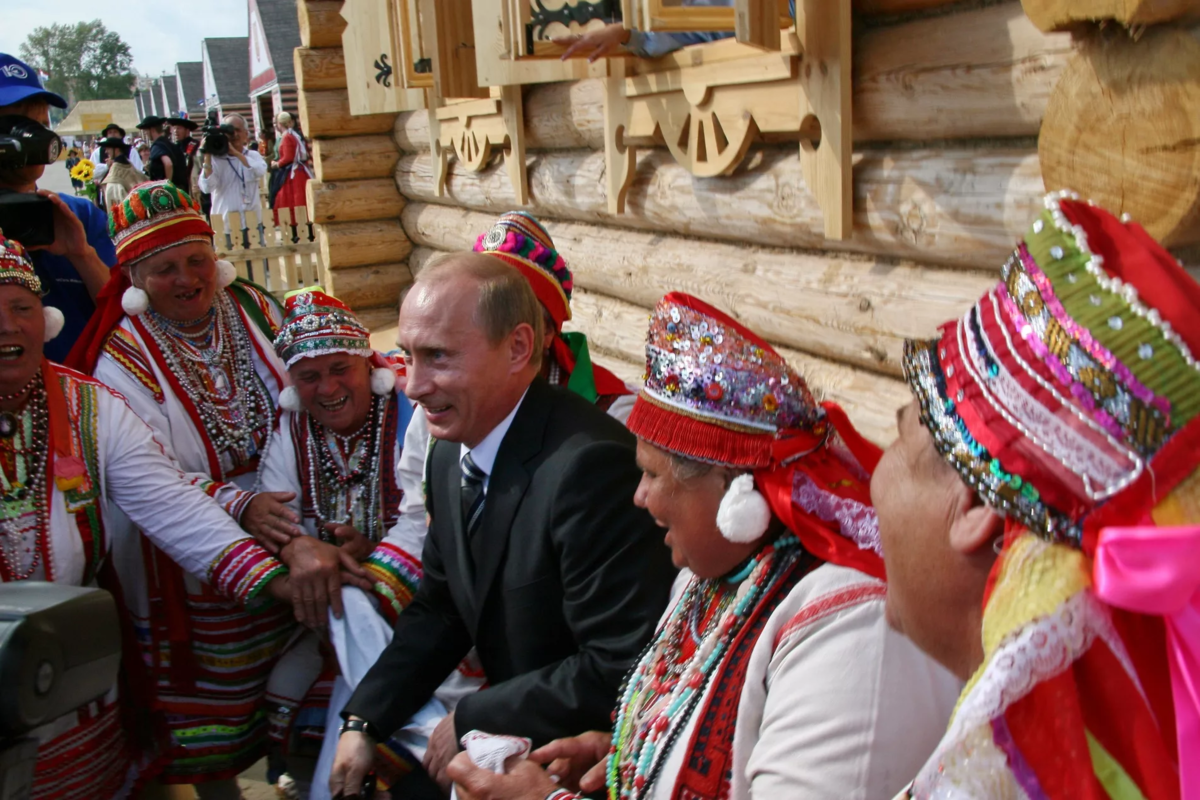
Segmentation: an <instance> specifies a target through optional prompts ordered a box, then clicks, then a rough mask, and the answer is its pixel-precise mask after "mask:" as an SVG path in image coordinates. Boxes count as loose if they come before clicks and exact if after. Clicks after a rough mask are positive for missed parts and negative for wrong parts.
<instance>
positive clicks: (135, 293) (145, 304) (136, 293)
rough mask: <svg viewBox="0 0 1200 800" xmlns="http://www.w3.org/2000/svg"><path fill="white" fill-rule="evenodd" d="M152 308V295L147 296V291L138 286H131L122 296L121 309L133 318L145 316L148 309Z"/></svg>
mask: <svg viewBox="0 0 1200 800" xmlns="http://www.w3.org/2000/svg"><path fill="white" fill-rule="evenodd" d="M149 307H150V295H148V294H146V292H145V290H143V289H139V288H137V287H136V286H130V287H129V288H128V289H126V290H125V293H124V294H123V295H121V308H123V309H125V313H126V314H128V315H129V316H131V317H136V316H138V315H139V314H145V313H146V309H147V308H149Z"/></svg>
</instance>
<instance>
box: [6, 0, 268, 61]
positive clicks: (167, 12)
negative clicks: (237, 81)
mask: <svg viewBox="0 0 1200 800" xmlns="http://www.w3.org/2000/svg"><path fill="white" fill-rule="evenodd" d="M247 6H248V4H247V1H246V0H198V1H197V0H190V1H189V2H183V1H182V0H154V2H149V3H97V2H95V0H0V20H3V23H2V24H0V53H11V54H12V55H14V56H17V57H20V47H21V43H22V42H24V41H25V38H26V37H27V36H28V35H29V34H30V33H31V32H32V31H33V29H34V28H37V27H39V26H50V25H53V24H54V23H56V22H57V23H59V24H68V25H69V24H74V23H76V22H87V21H91V20H93V19H100V20H101V21H102V22H103V23H104V25H105V26H106V27H107V28H108V29H109V30H110V31H116V32H117V33H119V34H120V35H121V38H122V39H124V40H125V43H126V44H128V45H129V49H130V50H131V51H132V53H133V68H134V69H135V70H137V71H138V72H139V73H141V74H143V75H150V76H151V77H157V76H159V75H162V74H164V73H167V74H174V72H175V64H176V62H180V61H199V60H200V40H201V39H208V38H215V37H219V36H245V35H246V34H247V26H248V22H247V15H248V12H247Z"/></svg>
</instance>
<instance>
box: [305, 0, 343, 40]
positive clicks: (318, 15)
mask: <svg viewBox="0 0 1200 800" xmlns="http://www.w3.org/2000/svg"><path fill="white" fill-rule="evenodd" d="M341 10H342V0H297V2H296V13H297V14H298V15H299V17H300V44H302V45H303V46H305V47H341V46H342V31H344V30H345V29H346V20H344V19H342V15H341Z"/></svg>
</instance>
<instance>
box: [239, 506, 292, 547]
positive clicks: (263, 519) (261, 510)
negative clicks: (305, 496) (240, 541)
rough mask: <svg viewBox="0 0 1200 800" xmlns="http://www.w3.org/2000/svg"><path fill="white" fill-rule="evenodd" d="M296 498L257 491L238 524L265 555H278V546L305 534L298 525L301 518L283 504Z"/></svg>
mask: <svg viewBox="0 0 1200 800" xmlns="http://www.w3.org/2000/svg"><path fill="white" fill-rule="evenodd" d="M295 499H296V494H295V492H259V493H258V494H256V495H255V496H254V499H253V500H251V501H250V502H249V503H248V504H247V505H246V508H245V510H243V511H242V518H241V520H239V521H240V522H241V524H242V527H243V528H245V529H246V532H247V533H249V534H250V535H251V536H253V537H254V538H255V539H257V540H258V543H259V544H261V545H262V546H263V547H264V548H265V549H266V550H267V552H269V553H271V554H273V555H278V554H279V549H280V548H281V547H283V546H284V545H286V544H288V543H289V542H290V541H292V539H295V538H296V537H297V536H303V535H304V531H302V530H301V529H300V528H299V526H298V523H299V522H300V518H299V517H297V516H296V512H295V511H292V510H291V509H290V508H288V507H287V506H286V505H285V503H288V502H291V501H292V500H295Z"/></svg>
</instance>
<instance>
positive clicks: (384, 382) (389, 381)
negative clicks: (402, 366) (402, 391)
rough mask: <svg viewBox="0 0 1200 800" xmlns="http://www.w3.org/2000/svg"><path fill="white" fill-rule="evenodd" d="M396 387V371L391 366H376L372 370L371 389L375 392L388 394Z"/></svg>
mask: <svg viewBox="0 0 1200 800" xmlns="http://www.w3.org/2000/svg"><path fill="white" fill-rule="evenodd" d="M395 388H396V373H395V372H392V369H391V367H376V368H375V369H373V370H371V391H372V392H374V393H375V394H380V395H383V394H387V393H388V392H390V391H392V390H393V389H395Z"/></svg>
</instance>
